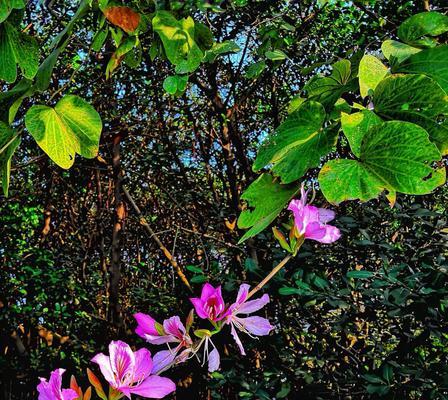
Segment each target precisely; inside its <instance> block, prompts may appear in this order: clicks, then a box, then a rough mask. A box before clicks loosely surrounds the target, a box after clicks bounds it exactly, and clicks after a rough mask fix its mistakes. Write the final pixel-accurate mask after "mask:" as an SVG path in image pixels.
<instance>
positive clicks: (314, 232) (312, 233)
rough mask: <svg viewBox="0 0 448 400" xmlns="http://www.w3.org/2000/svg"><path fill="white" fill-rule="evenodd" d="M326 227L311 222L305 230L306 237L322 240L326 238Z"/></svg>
mask: <svg viewBox="0 0 448 400" xmlns="http://www.w3.org/2000/svg"><path fill="white" fill-rule="evenodd" d="M325 233H326V229H325V225H322V224H321V223H319V222H311V223H310V224H308V225H307V227H306V229H305V237H306V238H307V239H312V240H320V239H322V238H323V237H324V236H325Z"/></svg>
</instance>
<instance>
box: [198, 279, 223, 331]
mask: <svg viewBox="0 0 448 400" xmlns="http://www.w3.org/2000/svg"><path fill="white" fill-rule="evenodd" d="M190 300H191V302H192V303H193V305H194V308H195V310H196V314H198V316H199V317H200V318H202V319H209V320H210V321H212V322H217V321H220V320H222V319H223V318H224V317H225V316H226V307H225V303H224V299H223V298H222V294H221V286H218V287H217V288H214V287H213V286H212V285H210V284H209V283H206V284H205V285H204V286H203V287H202V293H201V297H199V298H198V297H195V298H190Z"/></svg>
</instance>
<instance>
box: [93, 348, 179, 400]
mask: <svg viewBox="0 0 448 400" xmlns="http://www.w3.org/2000/svg"><path fill="white" fill-rule="evenodd" d="M92 361H93V362H95V363H97V364H98V365H99V367H100V369H101V373H102V374H103V376H104V378H105V379H106V380H107V382H108V383H109V384H110V385H111V387H112V388H114V389H116V390H117V391H119V392H121V393H123V394H124V395H125V396H127V397H128V398H131V394H136V395H139V396H142V397H146V398H154V399H161V398H163V397H165V396H167V395H168V394H170V393H171V392H174V391H175V390H176V385H175V384H174V382H173V381H171V380H170V379H168V378H162V377H160V376H155V375H151V372H152V370H153V362H152V358H151V353H150V352H149V350H147V349H140V350H138V351H136V352H133V351H132V350H131V348H130V346H129V345H128V344H127V343H124V342H122V341H120V340H118V341H116V342H114V341H112V342H111V343H110V345H109V356H106V355H104V354H102V353H100V354H97V355H96V356H95V357H93V359H92Z"/></svg>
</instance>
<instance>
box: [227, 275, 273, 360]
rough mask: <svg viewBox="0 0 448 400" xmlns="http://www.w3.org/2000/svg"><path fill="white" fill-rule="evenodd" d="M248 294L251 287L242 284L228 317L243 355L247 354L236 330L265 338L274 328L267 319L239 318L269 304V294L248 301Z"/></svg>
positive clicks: (255, 317)
mask: <svg viewBox="0 0 448 400" xmlns="http://www.w3.org/2000/svg"><path fill="white" fill-rule="evenodd" d="M248 293H249V285H247V284H242V285H241V286H240V289H239V291H238V295H237V298H236V302H235V303H233V304H232V305H231V306H230V307H229V314H228V315H227V316H226V324H230V326H231V333H232V336H233V338H234V339H235V342H236V344H237V345H238V347H239V348H240V351H241V354H242V355H245V354H246V353H245V351H244V348H243V344H242V343H241V340H240V338H239V336H238V334H237V331H236V329H238V330H240V331H241V332H245V333H247V334H248V335H250V336H252V335H255V336H265V335H269V332H270V331H271V330H272V329H273V328H274V327H273V326H272V325H271V324H270V323H269V321H268V320H267V319H266V318H262V317H258V316H253V317H245V318H241V317H239V316H238V315H240V314H246V315H247V314H252V313H254V312H256V311H258V310H260V309H261V308H263V307H264V306H265V305H266V304H267V303H269V296H268V295H267V294H264V295H263V296H261V297H260V298H259V299H255V300H250V301H246V299H247V295H248ZM235 328H236V329H235Z"/></svg>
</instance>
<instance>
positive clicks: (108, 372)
mask: <svg viewBox="0 0 448 400" xmlns="http://www.w3.org/2000/svg"><path fill="white" fill-rule="evenodd" d="M91 361H92V362H94V363H97V364H98V365H99V367H100V370H101V373H102V374H103V376H104V379H106V381H107V382H108V383H109V384H110V385H111V386H113V387H114V386H116V381H115V376H114V371H113V370H112V367H111V365H110V358H109V357H108V356H106V355H104V354H103V353H100V354H97V355H96V356H95V357H93V358H92V360H91Z"/></svg>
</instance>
